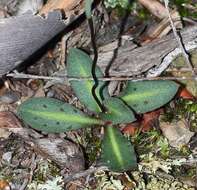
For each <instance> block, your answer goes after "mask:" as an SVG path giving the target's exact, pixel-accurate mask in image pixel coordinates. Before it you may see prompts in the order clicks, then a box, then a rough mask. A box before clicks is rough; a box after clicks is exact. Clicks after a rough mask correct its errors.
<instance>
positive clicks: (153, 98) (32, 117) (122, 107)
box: [18, 49, 178, 171]
mask: <svg viewBox="0 0 197 190" xmlns="http://www.w3.org/2000/svg"><path fill="white" fill-rule="evenodd" d="M67 64H68V76H69V77H77V78H81V80H73V81H71V82H70V83H71V86H72V88H73V91H74V93H75V94H76V95H77V97H78V98H79V100H80V101H81V103H83V104H84V105H86V107H87V108H88V109H89V110H91V111H93V112H94V113H95V114H96V117H95V118H94V117H91V116H88V115H87V114H85V113H83V112H82V111H80V110H79V109H77V108H75V107H73V106H71V105H69V104H68V103H65V102H62V101H59V100H56V99H53V98H44V97H43V98H30V99H28V100H27V101H25V102H23V103H22V104H21V105H20V106H19V108H18V115H19V117H20V118H22V119H23V121H24V122H25V123H26V124H28V125H30V126H31V127H33V128H35V129H37V130H41V131H45V132H51V133H60V132H65V131H70V130H76V129H79V128H83V127H93V126H95V125H99V126H104V127H105V135H104V139H103V142H102V151H101V161H102V164H104V165H106V166H108V167H109V169H111V170H114V171H122V170H128V169H130V168H133V167H134V166H136V158H135V153H134V148H133V146H132V144H131V143H130V141H128V140H127V139H126V138H125V137H124V136H123V135H122V134H121V132H120V131H119V130H118V128H116V127H114V126H115V125H117V124H120V123H129V122H133V121H135V114H138V113H145V112H148V111H151V110H154V109H156V108H158V107H161V106H162V105H164V104H166V103H167V102H169V101H170V100H171V99H172V98H173V97H174V95H175V94H176V92H177V89H178V85H177V83H175V82H173V81H139V82H128V83H127V87H126V88H125V89H124V90H123V92H121V93H120V95H119V96H118V97H109V94H108V92H107V90H106V89H105V100H104V101H103V104H104V106H105V108H106V110H107V111H106V112H105V113H104V112H101V110H100V108H99V106H98V105H97V104H96V102H95V100H94V98H93V97H92V96H91V89H92V86H93V85H94V82H93V81H92V80H83V79H84V78H90V77H91V65H92V60H91V59H90V57H89V56H88V55H87V54H86V53H84V52H83V51H81V50H79V49H71V50H70V52H69V54H68V60H67ZM96 71H97V74H98V76H100V77H103V75H102V72H101V71H100V69H99V68H98V67H97V68H96ZM102 84H103V82H100V83H99V86H98V88H97V90H96V94H97V95H98V97H99V89H100V88H101V86H102Z"/></svg>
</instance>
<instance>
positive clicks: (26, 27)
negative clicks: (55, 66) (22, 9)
mask: <svg viewBox="0 0 197 190" xmlns="http://www.w3.org/2000/svg"><path fill="white" fill-rule="evenodd" d="M77 16H78V15H75V14H74V13H73V14H72V15H70V17H68V18H67V19H66V20H64V21H63V20H62V18H61V13H60V12H59V11H54V12H50V13H49V14H48V15H47V16H46V18H43V17H41V16H35V15H33V14H32V13H26V14H24V15H20V16H17V17H11V18H6V19H0V57H1V59H0V76H2V75H4V74H5V73H7V72H9V71H11V70H13V69H14V68H15V67H17V66H18V65H20V64H21V63H22V62H24V61H25V60H26V59H28V58H29V57H30V56H31V55H32V54H33V53H35V52H36V51H38V50H39V49H40V48H41V47H43V46H44V45H45V44H46V43H47V42H49V41H50V40H51V39H52V38H54V37H55V36H56V35H57V34H59V33H60V32H62V31H63V30H64V29H65V28H66V27H67V26H68V25H69V24H70V23H71V22H72V21H73V20H74V19H75V18H76V17H77ZM71 17H72V18H71Z"/></svg>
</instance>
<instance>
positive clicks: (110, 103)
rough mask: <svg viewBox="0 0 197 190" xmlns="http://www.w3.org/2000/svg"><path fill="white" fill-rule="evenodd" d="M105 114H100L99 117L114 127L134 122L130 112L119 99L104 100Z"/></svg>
mask: <svg viewBox="0 0 197 190" xmlns="http://www.w3.org/2000/svg"><path fill="white" fill-rule="evenodd" d="M103 103H104V105H105V107H106V108H107V113H101V114H100V117H101V118H102V119H103V120H105V121H111V122H112V123H113V124H114V125H116V124H120V123H129V122H133V121H135V116H134V114H133V112H132V110H131V109H130V108H129V107H128V106H127V105H126V104H125V103H124V102H123V101H122V100H120V99H119V98H114V97H111V98H108V99H106V100H104V102H103Z"/></svg>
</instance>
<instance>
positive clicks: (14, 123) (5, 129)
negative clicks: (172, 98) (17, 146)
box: [0, 111, 21, 138]
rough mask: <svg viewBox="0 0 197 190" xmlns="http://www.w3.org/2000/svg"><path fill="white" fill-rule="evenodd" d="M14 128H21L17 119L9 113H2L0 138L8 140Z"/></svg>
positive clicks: (0, 114) (0, 117)
mask: <svg viewBox="0 0 197 190" xmlns="http://www.w3.org/2000/svg"><path fill="white" fill-rule="evenodd" d="M13 128H15V129H16V128H21V124H20V121H19V120H18V119H17V117H16V116H15V115H14V114H13V113H12V112H9V111H2V112H0V138H8V137H9V136H10V134H11V130H10V129H13Z"/></svg>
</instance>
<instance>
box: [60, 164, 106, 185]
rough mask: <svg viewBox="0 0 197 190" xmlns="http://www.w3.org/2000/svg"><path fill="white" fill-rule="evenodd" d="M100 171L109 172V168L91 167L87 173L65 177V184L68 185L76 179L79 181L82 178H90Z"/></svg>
mask: <svg viewBox="0 0 197 190" xmlns="http://www.w3.org/2000/svg"><path fill="white" fill-rule="evenodd" d="M100 170H102V171H106V170H108V168H107V167H105V166H101V167H90V168H89V169H87V170H85V171H82V172H78V173H76V174H71V175H69V176H66V177H64V182H65V183H68V182H69V181H72V180H75V179H78V178H81V177H86V176H88V175H90V174H93V173H95V172H97V171H100Z"/></svg>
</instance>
